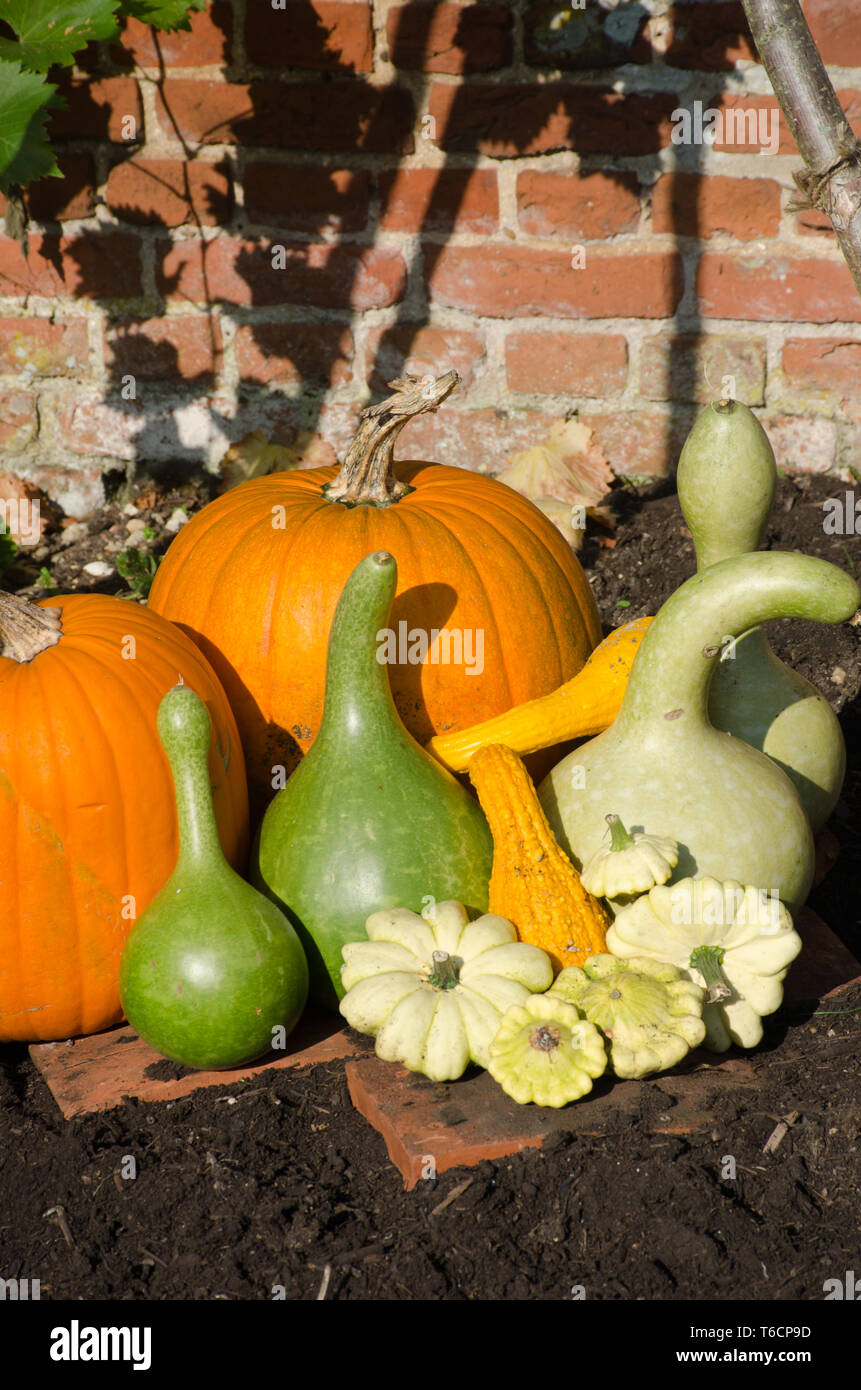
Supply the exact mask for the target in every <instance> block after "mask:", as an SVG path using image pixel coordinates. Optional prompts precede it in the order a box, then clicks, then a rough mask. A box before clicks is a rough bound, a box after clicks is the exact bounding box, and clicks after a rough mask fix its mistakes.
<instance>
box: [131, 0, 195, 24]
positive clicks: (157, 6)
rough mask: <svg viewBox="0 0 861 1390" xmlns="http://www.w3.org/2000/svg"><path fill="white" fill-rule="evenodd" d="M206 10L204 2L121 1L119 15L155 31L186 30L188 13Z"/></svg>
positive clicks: (169, 0) (191, 0)
mask: <svg viewBox="0 0 861 1390" xmlns="http://www.w3.org/2000/svg"><path fill="white" fill-rule="evenodd" d="M204 9H206V0H121V3H120V15H121V16H122V17H125V16H127V15H128V16H129V17H131V18H133V19H139V20H141V22H142V23H144V24H152V25H153V26H154V27H155V28H156V29H188V28H190V27H191V26H190V20H189V13H190V11H192V10H204Z"/></svg>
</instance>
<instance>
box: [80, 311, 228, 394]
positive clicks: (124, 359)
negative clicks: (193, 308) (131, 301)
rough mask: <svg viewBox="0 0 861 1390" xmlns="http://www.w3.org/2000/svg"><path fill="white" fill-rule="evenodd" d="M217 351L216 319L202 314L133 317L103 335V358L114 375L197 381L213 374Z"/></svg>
mask: <svg viewBox="0 0 861 1390" xmlns="http://www.w3.org/2000/svg"><path fill="white" fill-rule="evenodd" d="M220 351H221V329H220V326H219V323H218V319H217V318H214V317H209V316H205V315H201V316H200V317H199V318H190V317H184V318H169V319H149V320H145V321H135V322H133V323H129V324H123V325H118V326H117V327H115V328H113V329H111V330H110V331H109V332H108V333H106V335H105V362H106V365H107V366H108V368H109V369H110V371H111V372H112V373H113V375H114V377H117V378H118V377H121V376H124V375H125V374H126V373H131V375H133V376H134V377H136V378H139V379H140V380H142V381H172V382H176V381H177V380H182V381H198V382H199V381H201V380H202V379H204V378H210V377H212V376H213V374H214V372H215V369H216V365H217V359H218V356H219V354H220Z"/></svg>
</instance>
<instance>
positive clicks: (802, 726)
mask: <svg viewBox="0 0 861 1390" xmlns="http://www.w3.org/2000/svg"><path fill="white" fill-rule="evenodd" d="M776 486H777V469H776V467H775V462H774V454H773V452H772V449H771V445H770V443H769V441H768V436H767V435H766V433H765V431H764V430H763V428H762V426H761V425H760V423H759V421H758V420H757V419H756V417H755V416H754V415H753V413H752V412H751V411H750V410H749V409H748V407H747V406H746V405H742V404H741V403H740V402H739V401H733V400H728V401H716V402H714V403H713V404H712V405H709V406H707V407H706V408H705V410H703V411H702V413H701V414H700V416H699V418H698V419H697V421H696V423H695V425H694V427H693V429H692V431H691V433H690V434H689V436H688V438H687V441H686V443H685V446H684V448H683V450H682V454H681V458H680V460H679V470H678V489H679V502H680V503H681V508H682V512H683V513H684V517H685V520H686V521H687V523H688V527H689V528H690V532H691V535H692V536H693V540H694V548H695V550H696V555H697V566H698V568H699V569H700V570H704V569H706V568H707V567H708V566H709V565H714V564H716V563H717V562H718V561H719V560H726V559H729V558H730V557H731V556H733V555H744V554H747V553H748V552H749V551H753V550H756V549H758V547H759V545H760V544H761V543H762V537H763V534H764V532H765V527H766V522H767V521H768V516H769V513H770V511H771V507H772V503H773V502H774V493H775V488H776ZM722 655H723V659H722V660H721V661H720V663H719V664H718V667H717V669H716V671H715V673H714V678H713V680H712V685H711V691H710V693H709V718H710V719H711V722H712V723H713V724H714V726H715V728H717V729H723V730H725V731H726V732H727V733H730V734H734V735H735V737H736V738H741V739H744V741H745V743H749V744H750V745H751V746H752V747H753V748H759V749H761V750H762V752H764V753H767V754H768V756H769V757H770V758H772V759H773V760H774V762H776V763H777V764H778V766H779V767H782V768H783V770H784V772H786V773H787V775H788V776H789V777H790V778H791V779H792V781H793V783H794V784H795V786H796V788H797V790H798V794H799V796H800V797H801V801H802V805H803V806H804V809H805V811H806V812H807V816H808V819H809V820H810V824H811V826H812V828H813V831H814V833H816V832H817V831H818V830H820V829H821V828H822V826H823V825H824V824H825V822H826V821H827V820H828V817H829V816H830V814H831V812H832V811H833V809H834V806H835V804H836V802H837V798H838V796H839V795H840V788H841V786H842V785H843V778H844V775H845V771H846V747H845V744H844V742H843V734H842V732H841V730H840V724H839V723H838V720H837V716H836V715H835V713H834V711H833V710H832V708H831V706H830V705H829V703H828V701H827V700H826V699H825V698H824V697H823V696H822V695H821V694H820V693H819V691H818V690H817V689H816V687H815V686H813V685H811V683H810V681H808V680H805V678H804V677H803V676H801V675H799V674H798V673H797V672H796V671H793V670H792V669H791V668H790V667H789V666H786V665H785V664H784V663H783V662H782V661H781V660H780V659H779V657H777V656H775V654H774V652H773V651H772V648H771V646H770V645H769V641H768V638H767V637H766V635H765V633H764V632H763V630H762V628H761V627H757V628H754V629H752V631H750V632H746V633H744V634H743V635H742V636H740V637H739V638H738V639H737V640H736V641H735V642H733V643H726V644H725V648H724V651H723V654H722Z"/></svg>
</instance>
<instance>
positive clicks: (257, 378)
mask: <svg viewBox="0 0 861 1390" xmlns="http://www.w3.org/2000/svg"><path fill="white" fill-rule="evenodd" d="M235 352H236V363H237V366H238V368H239V375H240V377H241V380H242V384H243V385H248V384H249V383H250V382H253V383H262V384H266V385H270V384H271V385H277V386H295V385H301V384H303V383H309V384H313V385H315V386H318V385H323V386H329V385H331V386H344V385H346V384H347V383H348V382H350V381H351V380H352V375H353V373H352V361H353V335H352V333H351V332H350V330H349V328H346V327H341V326H340V324H334V323H253V324H251V323H246V324H243V325H242V326H241V327H240V328H238V329H237V330H236V342H235Z"/></svg>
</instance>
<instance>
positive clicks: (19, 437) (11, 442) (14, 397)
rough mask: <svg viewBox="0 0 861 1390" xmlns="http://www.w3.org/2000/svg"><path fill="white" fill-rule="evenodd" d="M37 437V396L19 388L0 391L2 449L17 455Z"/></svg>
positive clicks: (0, 445) (0, 440)
mask: <svg viewBox="0 0 861 1390" xmlns="http://www.w3.org/2000/svg"><path fill="white" fill-rule="evenodd" d="M35 437H36V396H35V393H34V392H33V391H25V390H22V389H19V388H12V389H6V388H2V389H0V447H2V448H3V449H4V450H5V451H6V452H7V453H9V454H12V453H17V452H18V451H19V450H21V449H23V448H25V447H26V445H27V444H29V443H30V441H31V440H32V439H35Z"/></svg>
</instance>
